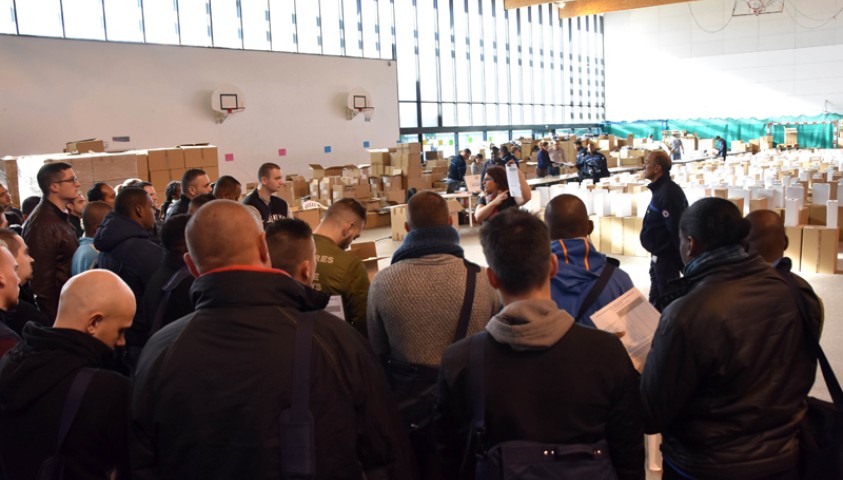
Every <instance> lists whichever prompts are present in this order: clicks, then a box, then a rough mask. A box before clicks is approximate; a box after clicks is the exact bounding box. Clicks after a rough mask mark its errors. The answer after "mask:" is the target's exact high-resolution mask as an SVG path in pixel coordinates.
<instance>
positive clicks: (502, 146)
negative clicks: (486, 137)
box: [501, 145, 509, 154]
mask: <svg viewBox="0 0 843 480" xmlns="http://www.w3.org/2000/svg"><path fill="white" fill-rule="evenodd" d="M501 152H503V153H504V154H506V153H509V147H507V146H506V145H501Z"/></svg>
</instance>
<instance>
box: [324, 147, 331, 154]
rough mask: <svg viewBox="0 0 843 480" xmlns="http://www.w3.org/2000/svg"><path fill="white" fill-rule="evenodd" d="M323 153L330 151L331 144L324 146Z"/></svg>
mask: <svg viewBox="0 0 843 480" xmlns="http://www.w3.org/2000/svg"><path fill="white" fill-rule="evenodd" d="M325 153H331V146H330V145H326V146H325Z"/></svg>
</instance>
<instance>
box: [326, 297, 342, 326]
mask: <svg viewBox="0 0 843 480" xmlns="http://www.w3.org/2000/svg"><path fill="white" fill-rule="evenodd" d="M325 311H326V312H328V313H330V314H332V315H334V316H337V317H339V318H340V319H341V320H343V321H345V310H343V308H342V296H341V295H331V298H330V300H328V305H327V306H325Z"/></svg>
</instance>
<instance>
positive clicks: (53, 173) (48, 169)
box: [36, 162, 73, 197]
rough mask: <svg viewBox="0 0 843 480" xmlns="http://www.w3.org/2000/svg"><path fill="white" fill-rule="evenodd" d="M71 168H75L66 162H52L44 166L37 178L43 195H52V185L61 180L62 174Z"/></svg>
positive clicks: (39, 170)
mask: <svg viewBox="0 0 843 480" xmlns="http://www.w3.org/2000/svg"><path fill="white" fill-rule="evenodd" d="M71 168H73V166H72V165H69V164H67V163H64V162H51V163H45V164H44V165H42V166H41V168H39V169H38V175H37V176H36V178H37V179H38V188H40V189H41V193H42V194H44V196H45V197H46V196H47V195H48V194H49V193H50V185H52V184H53V183H55V182H58V181H59V180H61V177H62V172H64V171H65V170H68V169H71Z"/></svg>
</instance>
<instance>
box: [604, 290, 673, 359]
mask: <svg viewBox="0 0 843 480" xmlns="http://www.w3.org/2000/svg"><path fill="white" fill-rule="evenodd" d="M660 317H661V314H659V311H658V310H656V309H655V307H653V306H652V305H650V302H649V301H647V299H646V298H644V295H642V294H641V292H639V291H638V289H637V288H631V289H629V291H628V292H626V293H624V294H623V295H621V296H620V297H618V298H616V299H615V301H613V302H612V303H610V304H608V305H606V306H605V307H603V308H601V309H600V310H598V311H596V312H594V313H593V314H592V315H591V321H592V322H594V325H595V326H597V328H599V329H600V330H603V331H606V332H611V333H618V332H624V335H623V336H622V337H621V342H622V343H623V346H624V347H626V351H627V352H628V353H629V358H631V359H632V364H633V365H634V366H635V369H636V370H638V372H643V371H644V362H645V361H646V360H647V354H648V353H650V344H651V343H652V341H653V334H654V333H655V332H656V327H658V326H659V318H660Z"/></svg>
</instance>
